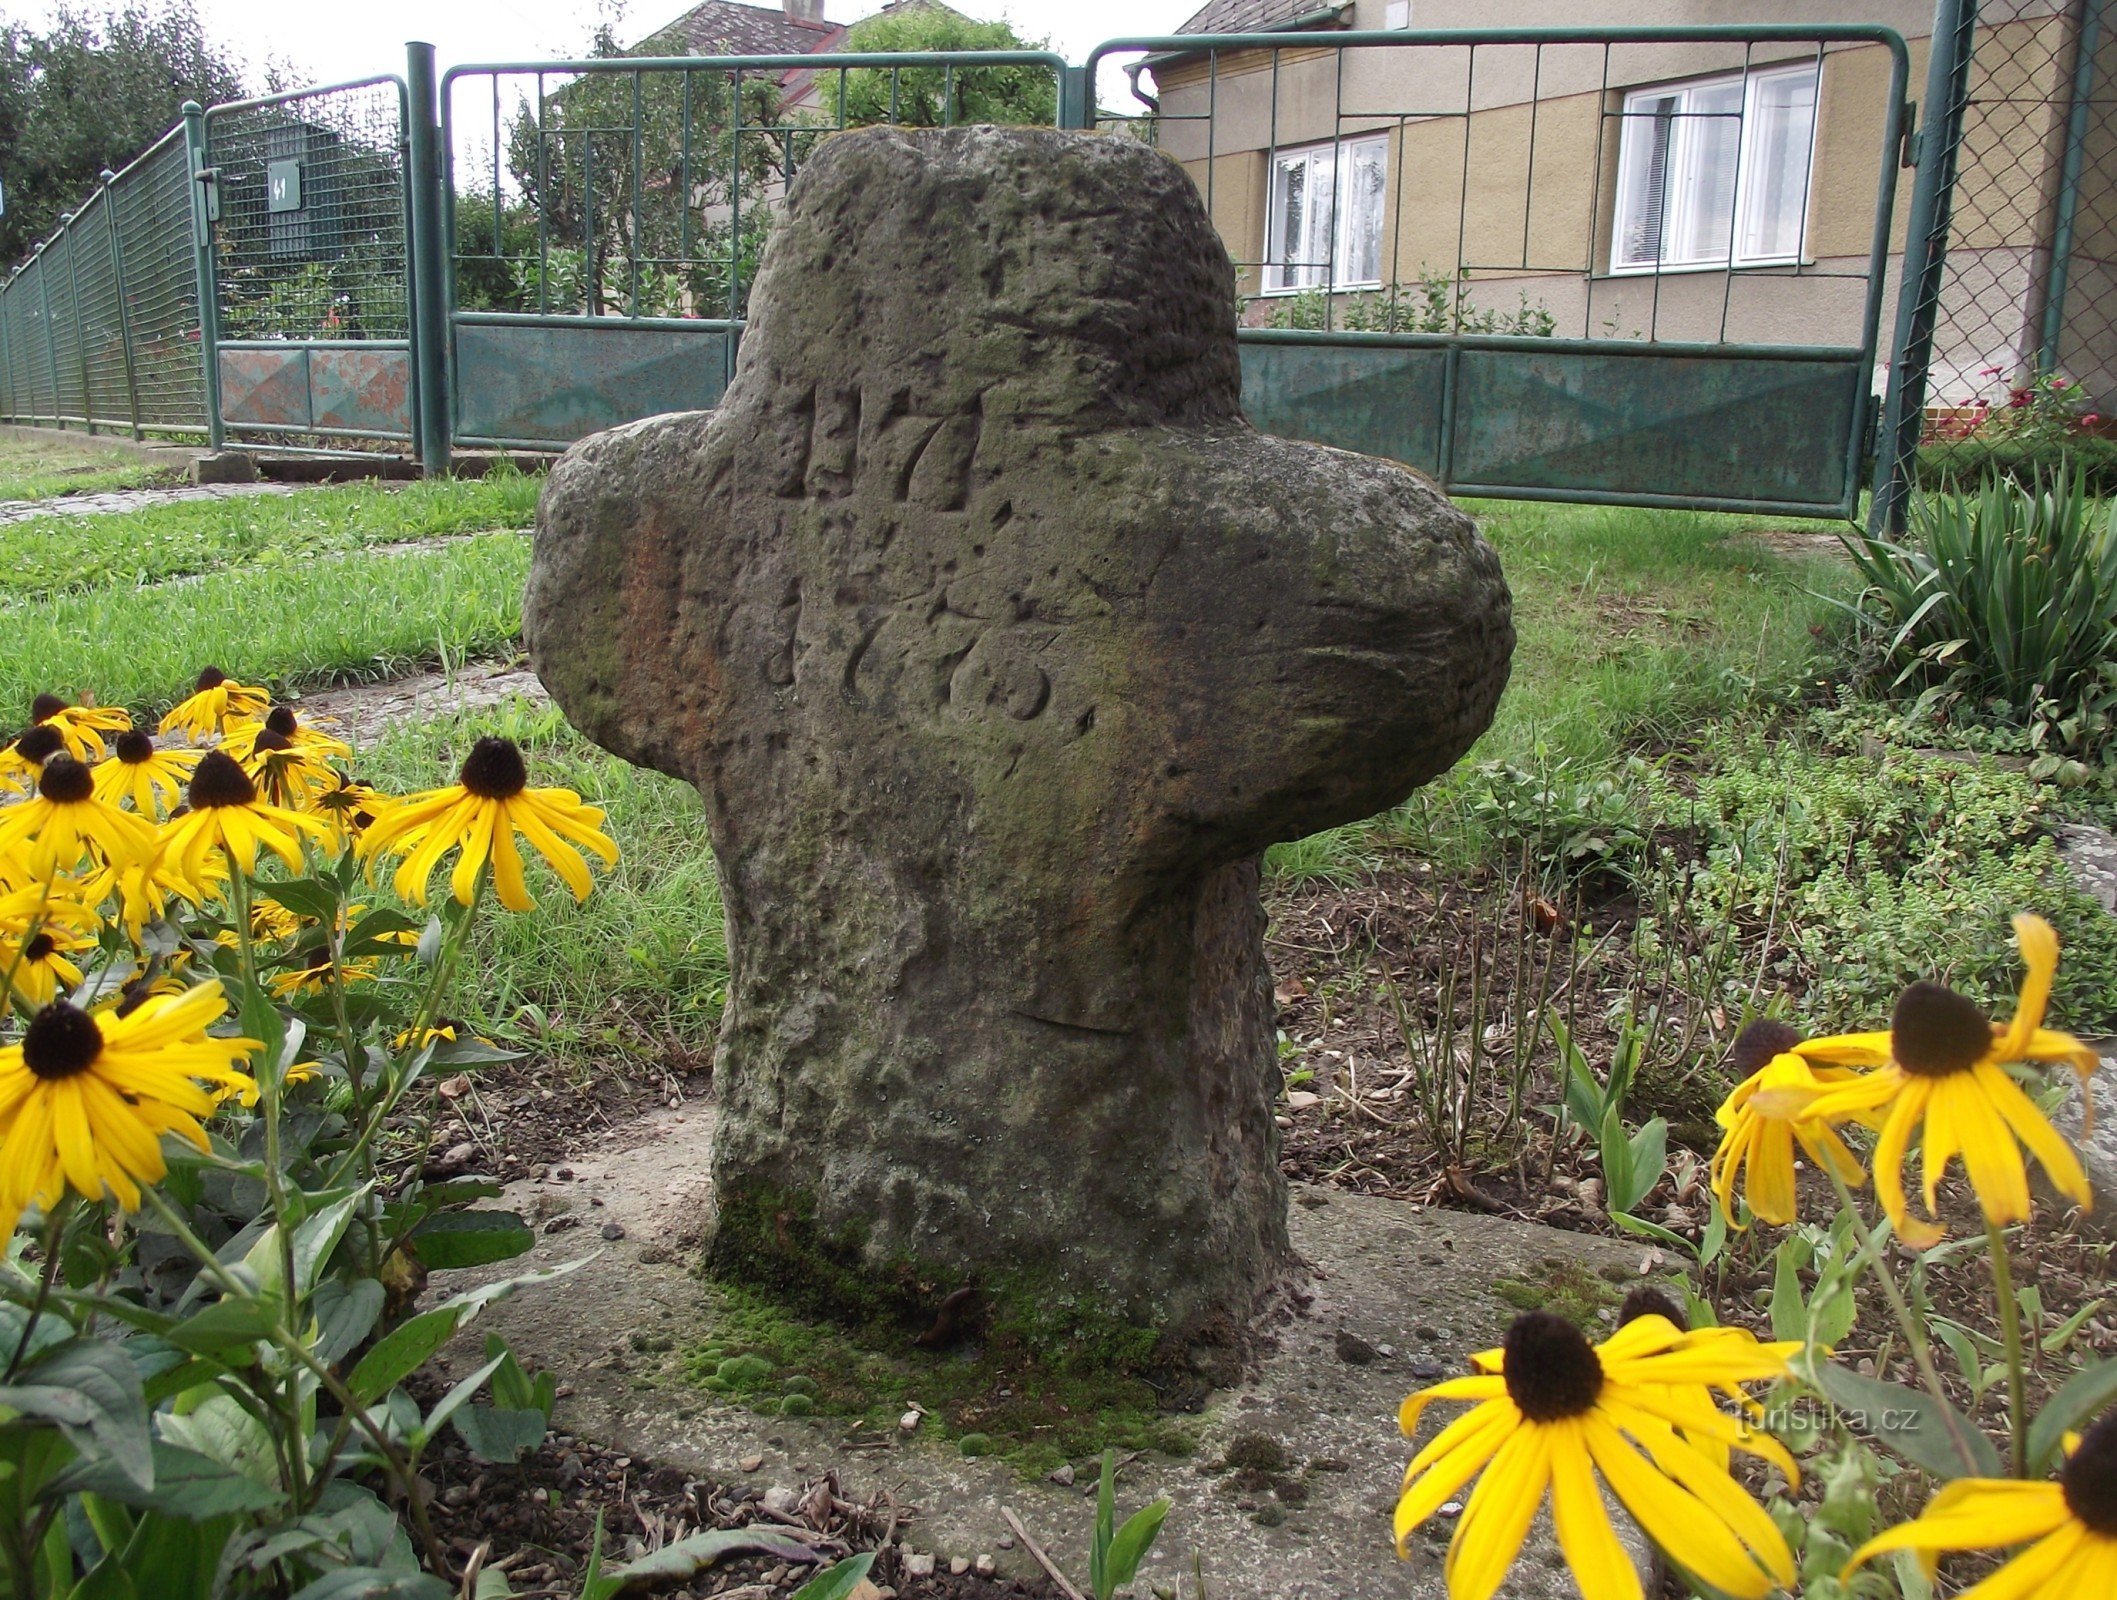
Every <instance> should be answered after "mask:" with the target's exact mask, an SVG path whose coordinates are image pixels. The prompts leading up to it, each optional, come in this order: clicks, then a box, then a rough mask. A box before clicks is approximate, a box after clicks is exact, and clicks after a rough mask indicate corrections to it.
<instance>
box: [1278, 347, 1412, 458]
mask: <svg viewBox="0 0 2117 1600" xmlns="http://www.w3.org/2000/svg"><path fill="white" fill-rule="evenodd" d="M1447 369H1448V353H1447V351H1445V350H1441V349H1434V348H1406V347H1403V346H1388V345H1371V344H1344V345H1320V344H1278V343H1266V342H1261V341H1255V340H1244V341H1243V345H1242V409H1243V411H1244V412H1245V413H1246V414H1247V415H1248V417H1249V419H1250V421H1251V422H1252V423H1254V424H1255V425H1256V426H1257V428H1258V429H1259V430H1260V431H1262V432H1265V433H1276V434H1279V435H1281V436H1283V437H1285V438H1288V439H1308V440H1312V441H1314V442H1316V443H1318V444H1334V445H1338V446H1339V447H1341V448H1343V449H1346V450H1358V451H1360V452H1361V453H1362V454H1363V455H1371V456H1388V457H1389V458H1390V459H1392V460H1394V461H1402V462H1404V463H1405V464H1406V465H1408V466H1414V467H1418V468H1420V469H1421V470H1423V471H1426V472H1431V473H1435V474H1438V473H1439V472H1440V470H1441V427H1442V420H1443V417H1442V394H1443V392H1444V390H1445V387H1446V382H1447Z"/></svg>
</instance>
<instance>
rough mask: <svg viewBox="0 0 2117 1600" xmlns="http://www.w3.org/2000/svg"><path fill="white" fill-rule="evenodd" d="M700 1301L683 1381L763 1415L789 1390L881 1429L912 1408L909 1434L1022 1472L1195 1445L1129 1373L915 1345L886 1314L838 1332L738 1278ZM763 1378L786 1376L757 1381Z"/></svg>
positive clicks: (1015, 1349) (1180, 1451)
mask: <svg viewBox="0 0 2117 1600" xmlns="http://www.w3.org/2000/svg"><path fill="white" fill-rule="evenodd" d="M710 1300H711V1303H712V1305H713V1308H714V1318H713V1322H712V1325H711V1327H710V1329H709V1330H708V1333H707V1336H706V1341H705V1343H704V1344H702V1345H701V1346H700V1349H699V1351H698V1352H697V1353H696V1354H694V1355H693V1356H692V1358H691V1359H690V1361H689V1362H688V1363H687V1369H686V1370H687V1372H688V1375H689V1378H690V1380H691V1381H692V1382H694V1383H696V1384H697V1385H698V1386H699V1387H701V1388H703V1389H705V1390H707V1391H708V1392H710V1393H713V1394H716V1395H720V1396H723V1397H725V1398H727V1399H729V1400H732V1401H736V1402H739V1403H745V1404H749V1405H752V1406H755V1407H756V1408H758V1409H759V1410H762V1411H766V1412H768V1413H771V1414H777V1415H787V1414H791V1413H788V1412H786V1411H785V1409H784V1408H785V1404H786V1401H788V1400H790V1399H794V1398H796V1397H797V1396H798V1397H799V1398H801V1399H804V1400H807V1401H808V1402H809V1407H810V1409H809V1412H808V1413H807V1414H808V1415H811V1416H814V1417H816V1418H819V1419H821V1418H830V1419H833V1420H843V1421H846V1422H850V1423H852V1424H854V1425H855V1426H857V1427H860V1428H862V1429H866V1430H871V1431H876V1432H884V1433H892V1434H893V1433H894V1432H895V1431H896V1427H897V1419H898V1418H899V1417H901V1416H902V1415H903V1413H904V1412H905V1411H906V1410H908V1409H909V1408H910V1407H911V1406H912V1405H914V1404H916V1405H918V1406H919V1407H920V1408H921V1410H923V1411H924V1412H925V1414H926V1422H925V1425H924V1426H923V1427H922V1429H921V1432H920V1436H921V1438H923V1439H927V1440H929V1441H931V1442H933V1443H935V1444H938V1445H941V1446H943V1447H948V1446H950V1445H957V1444H959V1443H960V1441H961V1440H962V1439H963V1438H965V1437H966V1436H980V1437H982V1438H983V1439H985V1440H986V1441H987V1442H988V1445H989V1448H988V1449H987V1451H986V1452H985V1453H988V1454H991V1455H995V1456H1002V1457H1005V1458H1006V1460H1007V1461H1008V1463H1009V1465H1010V1466H1012V1467H1014V1468H1015V1470H1016V1471H1018V1472H1020V1473H1021V1474H1022V1475H1023V1476H1024V1477H1026V1478H1035V1477H1042V1476H1043V1475H1044V1474H1045V1473H1048V1472H1050V1471H1052V1470H1054V1469H1055V1468H1057V1467H1059V1466H1061V1465H1063V1464H1064V1463H1066V1462H1068V1461H1078V1460H1084V1459H1092V1458H1094V1457H1095V1456H1098V1455H1100V1454H1101V1452H1102V1451H1103V1450H1104V1449H1105V1448H1106V1447H1114V1448H1116V1449H1120V1450H1154V1451H1159V1452H1161V1453H1163V1454H1166V1455H1172V1456H1185V1455H1189V1454H1190V1453H1191V1451H1192V1450H1193V1449H1194V1448H1195V1447H1196V1440H1195V1436H1194V1435H1195V1424H1194V1423H1193V1422H1191V1421H1190V1420H1189V1419H1187V1418H1185V1417H1181V1416H1173V1415H1169V1414H1166V1413H1164V1412H1163V1411H1162V1409H1161V1407H1160V1403H1159V1397H1158V1396H1157V1394H1156V1392H1155V1390H1154V1388H1153V1386H1152V1385H1151V1384H1149V1383H1148V1382H1147V1381H1146V1380H1145V1378H1144V1377H1143V1376H1141V1375H1140V1374H1138V1373H1133V1372H1123V1371H1117V1372H1112V1371H1101V1372H1098V1371H1094V1370H1091V1369H1088V1368H1087V1367H1085V1366H1084V1365H1082V1364H1080V1363H1053V1362H1049V1361H1041V1360H1038V1359H1036V1358H1035V1357H1034V1355H1032V1354H1031V1353H1030V1352H1029V1351H1027V1350H1025V1349H1024V1348H1023V1347H1022V1346H1021V1345H1020V1344H1019V1343H1017V1342H1014V1341H1012V1340H1002V1339H1000V1338H997V1337H986V1338H983V1339H976V1338H972V1339H967V1340H964V1341H962V1342H961V1343H958V1344H956V1345H955V1346H953V1347H952V1348H950V1349H947V1350H929V1349H924V1348H921V1347H920V1346H919V1345H918V1344H917V1343H916V1342H915V1341H916V1338H917V1335H916V1334H915V1333H912V1332H909V1331H907V1329H906V1328H905V1327H904V1326H903V1325H902V1324H900V1323H896V1322H894V1321H891V1320H889V1319H881V1320H878V1321H871V1322H869V1323H868V1324H866V1325H865V1326H863V1327H859V1328H848V1327H846V1326H845V1325H843V1324H842V1323H838V1322H834V1321H831V1320H827V1319H822V1318H817V1317H814V1316H811V1315H809V1314H807V1313H805V1312H804V1311H803V1310H801V1309H800V1308H798V1307H796V1306H791V1305H789V1304H787V1303H786V1302H785V1301H783V1300H780V1299H778V1298H776V1297H775V1296H772V1295H769V1294H766V1293H763V1292H761V1291H759V1290H757V1289H754V1288H748V1287H745V1286H742V1285H739V1284H730V1283H723V1282H715V1283H713V1284H712V1286H711V1295H710ZM920 1331H924V1330H923V1329H922V1330H920ZM706 1351H713V1352H716V1354H715V1355H714V1356H713V1357H712V1358H710V1359H709V1358H708V1357H707V1356H706V1354H705V1352H706ZM775 1373H777V1374H786V1375H787V1376H784V1377H782V1379H781V1381H780V1382H779V1383H778V1384H776V1385H771V1386H770V1387H769V1388H768V1387H767V1385H768V1383H769V1380H770V1378H771V1376H772V1375H773V1374H775ZM797 1385H798V1386H799V1387H798V1388H797Z"/></svg>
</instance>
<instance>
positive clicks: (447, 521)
mask: <svg viewBox="0 0 2117 1600" xmlns="http://www.w3.org/2000/svg"><path fill="white" fill-rule="evenodd" d="M542 484H543V480H542V479H541V478H532V477H527V476H524V475H523V474H522V473H519V472H512V471H509V472H497V473H494V474H493V475H492V476H491V477H487V478H472V479H459V480H450V481H447V482H431V483H430V482H419V483H407V484H400V485H390V486H384V485H382V484H375V483H355V484H343V485H332V486H329V487H322V488H315V489H304V490H300V491H297V492H296V493H293V494H285V495H277V494H268V495H245V496H240V497H237V498H233V499H227V500H187V501H178V502H174V503H172V504H168V505H159V506H146V507H142V508H141V509H139V510H137V511H123V512H105V513H102V514H100V515H94V516H79V515H70V514H68V513H67V512H65V511H64V510H63V509H62V506H55V507H54V508H53V510H52V513H51V515H49V516H41V517H34V518H31V519H30V520H28V521H25V522H18V523H14V524H12V525H10V526H8V527H5V528H0V599H7V598H22V599H34V598H36V597H38V596H41V595H50V594H59V593H65V592H69V591H74V590H93V589H109V588H115V587H119V586H122V585H126V584H143V583H155V582H159V581H161V580H163V579H167V578H176V577H187V576H193V575H196V574H199V573H208V572H219V571H222V570H224V569H227V568H231V567H238V566H239V567H242V568H243V569H244V570H246V571H253V572H255V571H264V570H270V569H274V568H293V569H299V568H301V567H304V566H306V565H308V564H309V563H311V562H313V561H315V560H316V559H317V558H319V557H323V556H328V555H332V554H339V553H344V552H348V551H356V550H360V549H364V548H366V547H369V546H373V545H387V544H400V543H407V542H411V541H416V540H421V539H443V538H450V537H453V536H456V535H460V534H465V533H476V532H482V531H485V530H488V529H494V528H526V527H528V526H529V522H530V519H531V518H532V517H533V516H534V515H535V514H536V507H537V491H538V490H539V489H540V488H541V487H542ZM62 505H63V503H62Z"/></svg>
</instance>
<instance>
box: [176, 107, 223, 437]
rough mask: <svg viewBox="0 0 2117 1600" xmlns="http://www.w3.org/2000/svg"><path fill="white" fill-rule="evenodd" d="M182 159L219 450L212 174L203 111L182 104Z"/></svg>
mask: <svg viewBox="0 0 2117 1600" xmlns="http://www.w3.org/2000/svg"><path fill="white" fill-rule="evenodd" d="M184 157H185V162H186V165H187V166H188V167H189V169H190V174H191V251H192V257H193V260H194V261H195V263H196V266H197V273H198V355H199V361H200V363H201V364H202V365H201V372H202V375H203V377H204V379H205V385H206V442H207V443H208V444H209V445H211V446H212V447H213V448H214V449H215V450H219V449H220V448H222V446H224V445H225V444H226V443H227V442H228V431H227V429H226V428H225V427H224V426H223V425H222V423H221V362H220V334H221V330H220V321H221V308H220V286H219V281H218V276H217V274H216V273H215V271H214V265H213V217H212V210H211V208H210V206H209V205H208V204H207V190H206V186H207V185H208V184H209V183H211V182H212V181H213V173H212V170H211V168H209V167H208V165H207V157H206V108H205V107H204V106H202V105H200V104H199V103H198V102H197V101H196V100H186V101H185V102H184Z"/></svg>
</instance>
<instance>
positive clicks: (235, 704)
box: [161, 667, 272, 743]
mask: <svg viewBox="0 0 2117 1600" xmlns="http://www.w3.org/2000/svg"><path fill="white" fill-rule="evenodd" d="M271 703H272V696H271V695H270V694H269V693H268V692H266V691H265V690H263V689H259V688H254V687H252V686H251V685H249V684H243V683H237V682H236V681H235V680H234V679H233V678H231V677H229V676H228V675H227V673H225V672H223V671H221V669H220V668H219V667H207V668H206V669H205V670H204V671H202V672H201V673H199V675H198V682H197V683H196V684H195V685H194V686H193V688H192V690H191V693H190V694H189V695H187V696H185V698H183V699H182V700H179V701H178V702H177V703H176V704H175V705H174V706H172V707H171V708H170V711H169V714H168V715H167V716H165V717H163V718H162V726H161V731H162V732H164V733H176V732H182V733H183V734H185V735H186V736H187V737H189V738H190V739H191V740H192V741H193V742H194V743H198V742H202V741H204V740H207V739H210V738H212V737H213V736H214V735H215V734H217V733H219V732H220V731H221V729H222V728H224V727H226V726H227V725H228V724H229V723H231V722H234V721H237V720H239V719H240V718H243V717H254V716H257V715H258V714H260V713H261V712H262V711H263V710H264V709H265V707H267V706H269V705H270V704H271Z"/></svg>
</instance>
